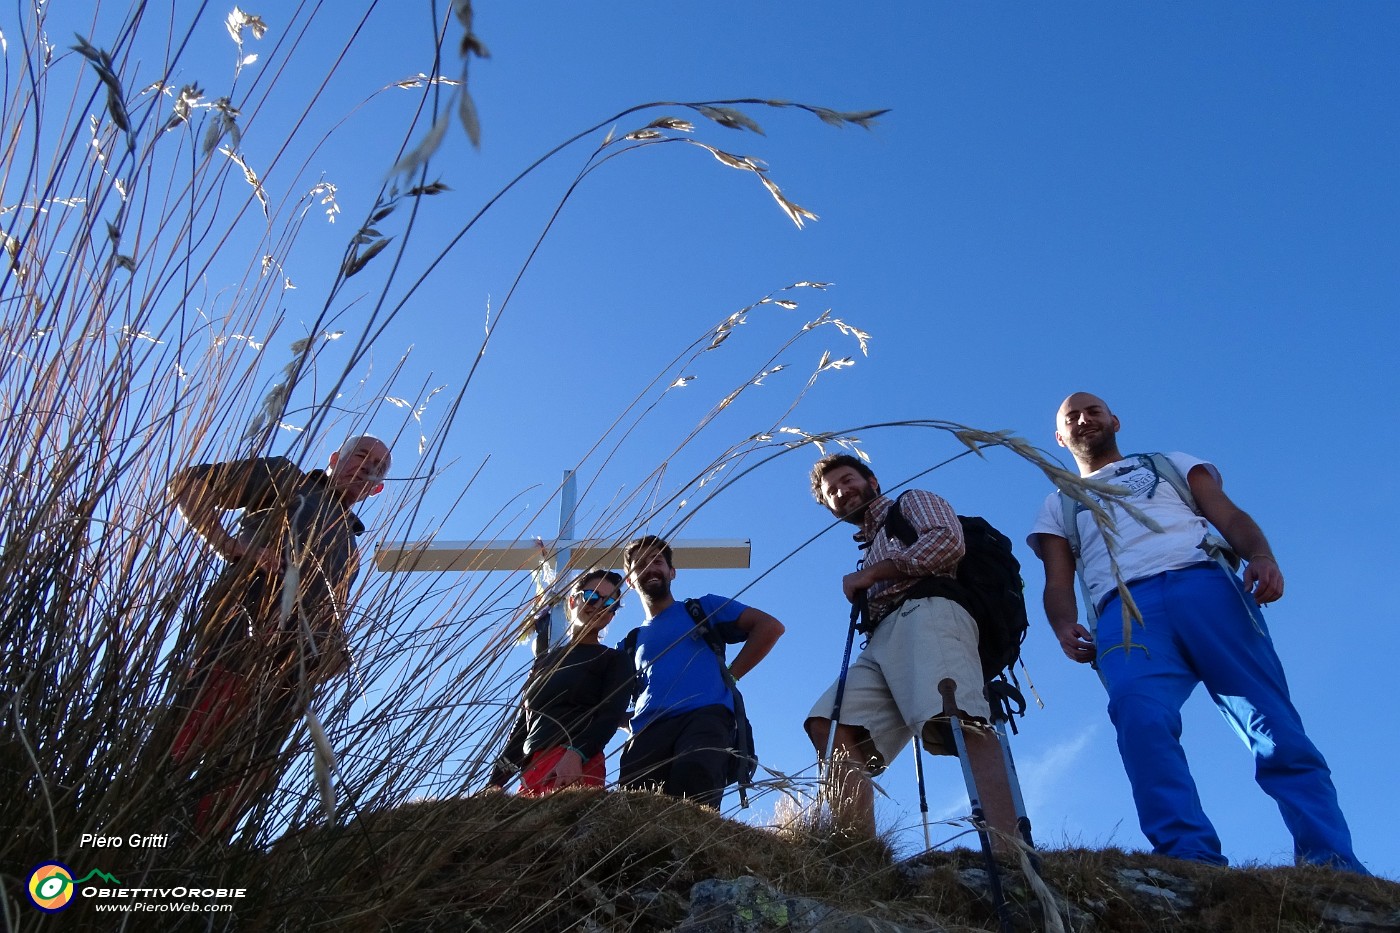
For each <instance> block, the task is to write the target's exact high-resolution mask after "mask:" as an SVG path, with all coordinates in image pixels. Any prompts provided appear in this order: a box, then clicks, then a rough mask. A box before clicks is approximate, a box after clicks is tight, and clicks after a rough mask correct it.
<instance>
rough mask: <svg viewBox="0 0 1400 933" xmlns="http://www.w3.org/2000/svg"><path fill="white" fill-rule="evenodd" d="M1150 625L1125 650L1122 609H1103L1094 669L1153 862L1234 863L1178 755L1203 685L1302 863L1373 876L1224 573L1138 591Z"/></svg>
mask: <svg viewBox="0 0 1400 933" xmlns="http://www.w3.org/2000/svg"><path fill="white" fill-rule="evenodd" d="M1129 590H1130V591H1131V592H1132V594H1133V601H1134V602H1136V603H1137V606H1138V609H1139V610H1140V611H1141V613H1142V617H1143V620H1144V623H1145V624H1144V625H1141V626H1139V625H1137V624H1134V625H1133V627H1132V637H1131V644H1130V646H1129V647H1128V648H1125V647H1124V645H1123V622H1122V619H1123V614H1122V601H1121V599H1120V598H1119V597H1118V596H1117V595H1116V594H1115V595H1114V596H1113V597H1111V598H1110V599H1109V600H1108V602H1107V603H1105V604H1104V607H1103V611H1102V613H1101V614H1100V618H1099V624H1098V631H1097V632H1096V634H1095V640H1096V644H1097V646H1098V660H1097V662H1096V667H1097V668H1098V671H1099V676H1100V677H1101V678H1102V680H1103V682H1104V686H1105V687H1106V688H1107V689H1108V714H1109V718H1110V719H1112V720H1113V727H1114V729H1115V730H1116V731H1117V734H1118V751H1119V753H1120V754H1121V755H1122V757H1123V767H1124V769H1125V770H1126V771H1127V773H1128V781H1129V783H1131V784H1132V788H1133V800H1134V802H1135V803H1136V805H1137V811H1138V822H1139V824H1140V825H1141V826H1142V832H1143V834H1144V835H1145V836H1147V838H1148V840H1149V841H1150V842H1151V843H1152V851H1153V852H1156V853H1158V854H1160V855H1169V856H1172V857H1174V858H1181V859H1191V860H1194V861H1200V862H1209V863H1212V864H1216V865H1224V864H1227V860H1226V858H1225V856H1224V855H1223V854H1222V853H1221V850H1220V838H1219V836H1217V835H1216V832H1215V827H1214V826H1212V825H1211V822H1210V820H1209V819H1208V818H1207V817H1206V814H1205V811H1204V810H1203V809H1202V808H1201V799H1200V796H1199V794H1197V792H1196V782H1195V781H1194V780H1193V779H1192V777H1191V771H1190V769H1189V768H1188V766H1187V763H1186V753H1185V751H1183V749H1182V747H1181V707H1182V705H1183V704H1184V703H1185V702H1186V698H1187V697H1188V696H1190V695H1191V691H1192V690H1194V689H1195V688H1196V685H1197V684H1198V683H1202V684H1205V687H1206V689H1207V690H1208V691H1209V692H1210V696H1211V699H1212V700H1214V701H1215V705H1216V706H1217V707H1218V708H1219V709H1220V712H1221V714H1222V715H1224V717H1225V719H1226V721H1227V722H1229V723H1230V725H1231V726H1233V727H1234V729H1235V731H1236V732H1237V733H1238V734H1239V736H1240V738H1242V739H1243V740H1244V742H1245V744H1246V745H1247V746H1248V747H1249V750H1250V753H1251V754H1252V755H1253V756H1254V779H1255V781H1257V782H1258V784H1259V786H1260V787H1261V788H1262V789H1263V791H1264V792H1265V793H1266V794H1268V795H1269V796H1270V797H1272V798H1273V799H1274V801H1275V802H1276V803H1277V804H1278V808H1279V812H1280V813H1281V814H1282V815H1283V822H1284V824H1285V825H1286V826H1287V827H1288V831H1289V832H1290V833H1292V834H1293V850H1294V856H1295V858H1296V859H1297V860H1298V861H1300V862H1310V863H1313V864H1318V865H1330V866H1332V867H1336V868H1343V869H1347V870H1350V871H1355V872H1360V873H1362V874H1366V873H1367V872H1366V869H1365V868H1364V867H1363V866H1362V865H1361V863H1360V862H1359V861H1357V859H1356V855H1355V853H1354V852H1353V851H1352V847H1351V831H1350V830H1349V829H1348V828H1347V823H1346V818H1345V817H1343V816H1342V811H1341V807H1340V806H1339V805H1338V803H1337V791H1336V788H1335V787H1333V785H1332V775H1331V772H1330V771H1329V770H1328V768H1327V762H1326V761H1325V760H1324V759H1323V757H1322V753H1321V752H1319V751H1318V750H1317V747H1316V746H1315V745H1313V743H1312V741H1311V740H1310V739H1309V738H1308V737H1307V734H1306V733H1305V732H1304V731H1303V722H1302V720H1301V719H1300V718H1299V716H1298V711H1297V710H1296V709H1294V707H1293V701H1292V700H1291V699H1289V696H1288V684H1287V682H1286V681H1285V679H1284V675H1283V665H1282V664H1281V663H1280V662H1279V659H1278V655H1277V653H1275V651H1274V645H1273V641H1272V639H1270V638H1269V634H1268V629H1267V628H1266V627H1265V625H1264V618H1263V615H1262V613H1260V612H1259V609H1258V607H1257V606H1255V605H1254V600H1253V599H1252V598H1250V597H1247V596H1246V595H1245V593H1244V588H1243V586H1242V584H1241V583H1240V582H1239V580H1238V579H1237V578H1235V577H1234V576H1233V575H1231V574H1228V573H1226V572H1225V571H1224V570H1223V569H1222V568H1220V567H1219V566H1218V565H1215V564H1203V565H1197V566H1193V567H1187V568H1185V569H1182V570H1171V571H1167V572H1166V573H1160V574H1157V575H1156V576H1153V577H1148V578H1146V579H1144V580H1138V581H1135V582H1134V583H1132V584H1130V586H1129Z"/></svg>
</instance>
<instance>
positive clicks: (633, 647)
mask: <svg viewBox="0 0 1400 933" xmlns="http://www.w3.org/2000/svg"><path fill="white" fill-rule="evenodd" d="M640 633H641V629H635V628H634V629H632V631H630V632H628V633H627V634H626V635H623V636H622V642H621V643H620V650H621V651H622V653H623V654H625V655H626V656H627V661H628V663H629V664H631V665H632V667H633V668H634V669H635V670H636V672H637V674H636V677H635V678H633V680H632V699H633V700H636V699H637V697H639V696H641V694H642V669H641V667H640V666H639V665H638V664H637V636H638V635H639V634H640Z"/></svg>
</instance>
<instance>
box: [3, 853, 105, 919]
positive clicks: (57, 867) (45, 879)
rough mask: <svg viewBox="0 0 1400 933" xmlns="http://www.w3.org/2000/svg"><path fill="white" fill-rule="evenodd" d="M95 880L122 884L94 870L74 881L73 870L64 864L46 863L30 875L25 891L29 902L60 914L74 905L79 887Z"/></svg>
mask: <svg viewBox="0 0 1400 933" xmlns="http://www.w3.org/2000/svg"><path fill="white" fill-rule="evenodd" d="M93 878H100V879H102V880H103V881H104V882H107V883H109V884H118V885H119V884H121V882H120V881H118V880H117V879H116V878H113V877H112V876H111V875H109V874H107V873H106V872H105V871H99V870H97V869H96V868H94V869H93V870H92V871H90V872H88V873H87V874H86V875H84V876H83V877H81V878H79V879H77V880H76V881H74V880H73V869H71V868H69V867H68V866H67V865H65V864H63V863H62V862H44V863H43V864H42V865H38V866H36V867H35V868H34V870H33V871H31V872H30V873H29V884H27V885H25V890H26V891H27V892H28V894H29V902H30V903H31V904H33V905H34V906H35V907H37V908H39V909H40V910H43V911H47V912H48V913H51V914H54V913H58V912H59V911H60V910H64V909H65V908H67V907H68V905H69V904H71V903H73V892H74V891H75V890H76V889H77V887H78V885H80V884H84V883H86V882H88V881H90V880H91V879H93Z"/></svg>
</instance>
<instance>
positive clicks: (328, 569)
mask: <svg viewBox="0 0 1400 933" xmlns="http://www.w3.org/2000/svg"><path fill="white" fill-rule="evenodd" d="M180 477H181V478H182V479H183V480H185V481H186V482H190V483H193V484H196V485H197V486H199V487H201V489H202V492H201V494H202V495H203V496H205V497H206V498H207V501H208V502H209V503H210V504H211V505H213V507H214V508H216V509H220V510H223V511H233V510H236V509H242V510H243V514H242V516H241V517H240V519H239V528H238V534H237V537H238V539H239V540H240V541H243V542H244V543H245V544H246V545H248V546H249V547H250V548H252V547H270V548H272V549H273V550H274V551H276V552H277V553H279V554H282V555H284V556H285V557H288V558H290V561H291V562H294V563H295V567H296V581H297V587H296V591H297V603H298V606H299V607H300V609H301V610H302V612H303V613H304V618H306V619H307V620H308V621H309V622H310V624H311V627H312V629H313V631H314V632H315V634H316V635H317V636H318V638H319V637H325V636H327V635H329V634H331V633H333V632H337V631H340V630H342V629H343V625H344V615H345V611H346V608H347V602H348V599H349V593H350V588H351V585H352V584H353V583H354V580H355V577H356V576H357V574H358V572H359V552H358V549H357V548H356V546H355V538H356V536H358V535H360V534H362V533H363V532H364V530H365V526H364V524H363V523H361V521H360V519H359V518H358V517H357V516H356V515H355V513H354V512H352V511H351V510H350V508H349V507H348V506H347V505H346V504H345V503H344V502H343V501H342V500H341V498H340V497H339V496H338V495H337V494H336V493H335V491H334V490H332V489H331V487H330V484H329V478H328V477H327V475H326V474H325V472H324V471H322V470H312V471H311V472H309V473H304V472H302V470H301V469H300V468H299V467H298V466H297V465H296V464H295V463H293V462H292V461H290V460H288V459H287V458H285V457H259V458H255V459H250V460H234V461H229V462H226V463H204V464H199V465H197V466H192V467H188V468H186V469H184V470H182V471H181V472H180ZM284 563H285V561H284ZM287 569H288V568H285V567H284V571H283V572H282V573H278V574H268V573H266V572H264V571H262V570H261V569H259V568H258V567H257V565H256V564H253V563H252V561H251V560H249V559H242V560H237V561H233V562H231V563H229V564H227V565H226V566H225V567H224V568H223V569H222V570H221V571H220V573H219V576H218V578H217V579H216V580H215V582H214V585H213V586H212V587H210V589H209V590H208V592H206V593H205V596H204V598H203V600H201V606H200V623H201V627H203V628H207V629H208V630H210V631H211V632H216V633H219V634H220V638H219V640H220V641H225V640H236V639H239V638H246V637H248V636H249V635H252V634H255V633H258V634H266V633H268V632H270V631H275V630H277V629H278V628H280V617H281V602H282V589H283V583H284V579H285V574H286V572H287ZM294 626H295V622H293V623H292V625H291V626H289V627H294Z"/></svg>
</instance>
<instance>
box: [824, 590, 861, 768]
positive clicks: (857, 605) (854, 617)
mask: <svg viewBox="0 0 1400 933" xmlns="http://www.w3.org/2000/svg"><path fill="white" fill-rule="evenodd" d="M863 615H865V593H864V592H863V591H862V592H860V593H857V594H856V598H855V600H854V601H853V602H852V603H851V626H850V628H849V629H847V630H846V653H845V655H843V656H842V658H841V676H840V677H838V678H837V679H836V702H835V703H833V704H832V706H831V728H830V729H828V730H827V733H826V756H825V757H824V758H823V759H822V761H823V766H824V768H825V771H826V775H825V776H826V778H827V779H828V780H829V779H830V778H831V756H832V753H833V752H835V750H836V726H837V724H838V723H839V722H840V721H841V701H842V700H843V699H844V698H845V696H846V672H847V671H848V670H850V668H851V649H852V647H854V646H855V643H856V626H857V625H859V624H860V619H861V616H863Z"/></svg>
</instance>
